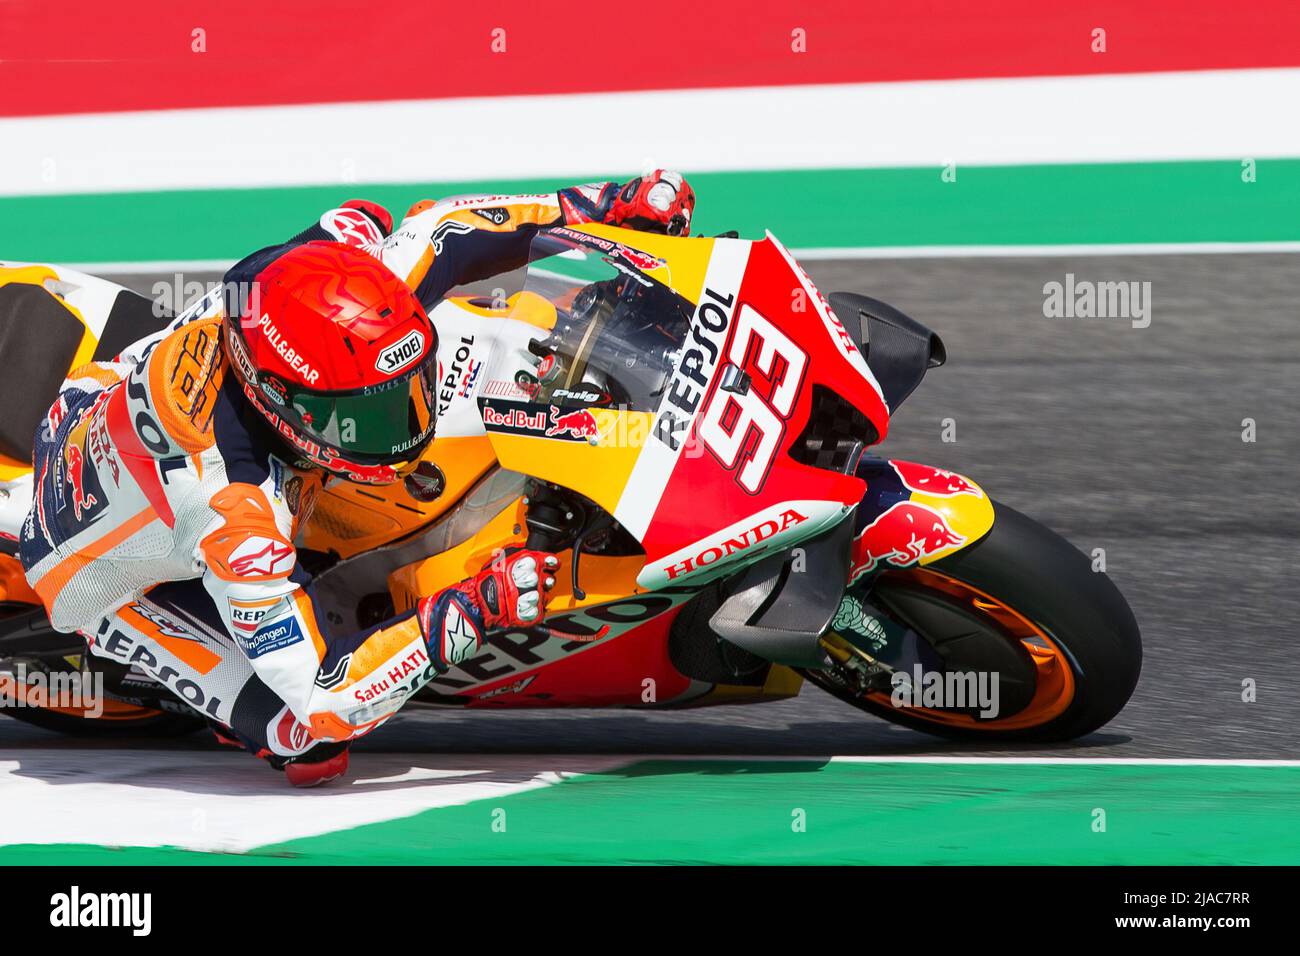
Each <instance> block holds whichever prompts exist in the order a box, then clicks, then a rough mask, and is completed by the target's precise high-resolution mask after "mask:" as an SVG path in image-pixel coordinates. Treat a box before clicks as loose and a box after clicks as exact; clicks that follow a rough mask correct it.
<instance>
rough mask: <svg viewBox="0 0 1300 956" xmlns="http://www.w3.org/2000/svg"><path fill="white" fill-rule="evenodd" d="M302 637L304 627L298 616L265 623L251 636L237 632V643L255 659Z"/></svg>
mask: <svg viewBox="0 0 1300 956" xmlns="http://www.w3.org/2000/svg"><path fill="white" fill-rule="evenodd" d="M302 639H303V634H302V628H301V627H300V626H299V625H298V618H297V617H290V618H286V619H284V620H282V621H275V622H273V623H271V624H265V625H263V626H262V627H260V628H258V630H257V631H256V632H255V633H254V634H252V635H251V636H246V635H244V634H239V633H236V634H235V643H237V644H238V645H239V646H240V647H241V648H243V651H244V653H245V654H247V655H248V656H249V657H250V658H251V659H253V660H256V659H257V658H259V657H261V656H262V655H263V654H270V653H271V652H272V651H278V650H282V649H283V648H286V647H291V646H293V645H294V644H297V643H298V642H299V641H301V640H302Z"/></svg>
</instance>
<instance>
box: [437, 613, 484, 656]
mask: <svg viewBox="0 0 1300 956" xmlns="http://www.w3.org/2000/svg"><path fill="white" fill-rule="evenodd" d="M480 640H481V635H480V634H479V632H478V629H477V628H476V627H475V626H474V622H473V621H471V620H470V619H469V618H468V617H466V616H465V615H464V614H463V613H462V612H461V609H460V608H459V607H458V606H457V604H456V602H455V601H451V602H449V603H448V604H447V613H446V615H445V616H444V617H443V619H442V657H443V660H445V661H446V662H447V663H448V664H459V663H460V662H461V661H463V660H465V659H466V658H467V657H469V655H470V654H472V653H474V651H475V650H477V649H478V646H479V641H480Z"/></svg>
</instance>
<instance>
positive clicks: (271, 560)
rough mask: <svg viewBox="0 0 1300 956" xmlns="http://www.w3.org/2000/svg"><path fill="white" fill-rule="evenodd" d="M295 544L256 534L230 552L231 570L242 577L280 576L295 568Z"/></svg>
mask: <svg viewBox="0 0 1300 956" xmlns="http://www.w3.org/2000/svg"><path fill="white" fill-rule="evenodd" d="M294 561H295V556H294V551H293V546H292V545H290V544H286V543H285V542H283V541H274V540H272V539H271V538H263V537H260V536H258V535H254V536H253V537H251V538H249V539H248V540H247V541H245V542H243V543H242V544H241V545H240V546H239V547H237V548H236V549H235V550H234V551H232V552H231V554H230V570H231V571H233V572H235V574H237V575H239V576H240V577H241V578H253V577H258V578H261V577H266V578H269V577H278V576H280V575H285V574H288V573H289V572H290V571H292V570H293V565H294Z"/></svg>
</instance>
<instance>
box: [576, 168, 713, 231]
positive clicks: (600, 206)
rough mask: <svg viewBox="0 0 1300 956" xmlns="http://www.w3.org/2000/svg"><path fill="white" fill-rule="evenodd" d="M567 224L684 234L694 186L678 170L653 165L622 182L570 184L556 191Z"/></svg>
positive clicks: (693, 196) (689, 221) (689, 227)
mask: <svg viewBox="0 0 1300 956" xmlns="http://www.w3.org/2000/svg"><path fill="white" fill-rule="evenodd" d="M559 196H560V207H561V209H563V211H564V220H565V222H566V223H568V224H570V225H574V224H577V223H584V222H602V223H606V224H607V225H611V226H625V227H627V228H628V229H640V230H641V231H642V232H661V233H667V234H668V235H670V236H686V235H690V231H691V213H692V212H694V211H695V190H693V189H692V188H691V186H690V183H688V182H687V181H686V179H685V177H684V176H682V174H681V173H675V172H673V171H672V170H668V169H656V170H654V171H653V172H651V173H647V174H646V175H645V176H638V177H637V178H636V179H632V180H629V181H628V182H626V183H624V184H622V185H621V186H620V185H619V184H618V183H603V184H596V185H591V186H573V187H571V188H569V189H561V190H560V192H559Z"/></svg>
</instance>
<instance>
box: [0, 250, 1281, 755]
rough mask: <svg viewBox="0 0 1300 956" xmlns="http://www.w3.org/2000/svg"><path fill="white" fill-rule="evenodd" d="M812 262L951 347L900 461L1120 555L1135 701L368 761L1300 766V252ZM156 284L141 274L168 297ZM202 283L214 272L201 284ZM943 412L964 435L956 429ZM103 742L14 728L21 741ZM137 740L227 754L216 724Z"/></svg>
mask: <svg viewBox="0 0 1300 956" xmlns="http://www.w3.org/2000/svg"><path fill="white" fill-rule="evenodd" d="M809 271H810V273H811V274H812V276H813V279H814V281H815V282H816V283H817V285H818V287H819V288H820V289H822V290H823V291H824V292H832V291H853V292H862V293H866V294H869V295H872V296H875V297H877V298H880V299H884V300H886V301H888V302H890V303H892V304H893V305H895V306H897V307H898V308H901V309H902V310H903V311H905V312H907V313H909V314H910V315H912V316H913V317H915V318H917V319H919V320H921V321H923V322H925V323H927V324H928V325H930V326H931V327H933V328H934V329H935V330H936V331H938V332H939V333H940V334H941V335H942V336H943V338H944V340H945V342H946V344H947V346H948V354H949V362H948V364H947V366H945V367H944V368H942V369H939V370H937V371H935V372H932V373H931V374H930V376H929V378H927V380H926V381H925V382H924V383H923V385H922V386H921V388H920V389H919V390H918V391H917V392H916V393H915V394H914V395H913V396H912V397H911V398H910V399H909V400H908V402H907V404H906V405H905V406H904V407H903V408H902V409H901V410H900V412H899V413H898V415H897V416H896V417H895V420H894V422H893V425H892V429H891V434H890V437H889V439H888V440H887V442H886V443H885V444H884V446H883V451H884V452H886V453H888V454H889V455H891V456H894V457H904V458H911V459H915V460H918V461H924V462H927V463H931V464H935V465H941V466H943V467H945V468H951V469H954V470H957V471H960V472H963V473H965V474H967V475H969V476H971V477H973V478H975V479H976V480H977V481H979V482H980V483H981V484H982V485H983V487H984V488H985V490H987V491H988V492H990V493H991V494H992V495H993V496H994V497H995V498H998V499H999V500H1001V501H1003V502H1005V503H1007V504H1009V505H1011V506H1013V507H1015V508H1017V509H1018V510H1020V511H1023V512H1025V513H1027V514H1029V515H1032V516H1033V517H1035V518H1037V519H1039V520H1041V521H1043V522H1044V523H1046V524H1048V525H1049V526H1051V527H1052V528H1054V529H1056V530H1057V531H1059V532H1061V533H1062V534H1064V535H1065V536H1066V537H1068V538H1069V539H1070V540H1071V541H1073V542H1074V543H1075V544H1076V545H1077V546H1078V547H1080V548H1081V549H1082V550H1084V551H1085V552H1088V551H1091V550H1092V549H1094V548H1104V549H1105V554H1106V563H1107V570H1108V572H1109V573H1110V574H1111V576H1112V577H1113V579H1114V580H1115V582H1116V583H1117V584H1118V586H1119V587H1120V589H1121V590H1122V591H1123V592H1124V594H1125V595H1126V596H1127V598H1128V599H1129V601H1130V603H1131V604H1132V606H1133V609H1134V612H1135V614H1136V616H1137V619H1138V621H1139V623H1140V625H1141V627H1142V633H1143V641H1144V646H1145V655H1146V656H1145V664H1144V668H1143V674H1142V679H1141V682H1140V683H1139V685H1138V688H1137V691H1136V693H1135V695H1134V697H1133V699H1132V701H1131V702H1130V703H1129V705H1128V707H1127V708H1126V709H1125V710H1124V711H1123V712H1122V713H1121V714H1120V715H1119V716H1118V717H1117V718H1116V719H1115V720H1114V721H1112V722H1111V723H1110V724H1109V725H1108V726H1106V727H1104V728H1103V729H1102V730H1100V731H1098V732H1097V733H1094V734H1092V735H1091V736H1089V737H1087V738H1084V739H1082V740H1080V741H1076V742H1074V743H1071V744H1065V745H1058V746H1055V747H1052V748H1049V749H1042V748H1017V749H1007V748H989V747H984V746H968V745H956V744H952V743H948V742H944V741H940V740H936V739H933V738H930V737H927V736H925V735H923V734H920V733H916V732H913V731H909V730H904V729H901V728H896V727H893V726H891V725H889V724H887V723H885V722H882V721H880V720H877V719H875V718H871V717H868V716H866V715H865V714H861V713H860V712H858V711H855V710H854V709H852V708H850V707H848V706H846V705H845V704H842V703H840V702H839V701H837V700H835V699H833V698H831V697H829V696H827V695H826V694H824V693H822V692H821V691H819V690H817V689H816V688H813V687H808V686H805V689H804V691H803V693H802V694H801V695H800V696H799V697H798V698H796V699H794V700H791V701H786V702H782V703H777V704H771V705H764V706H749V707H732V708H714V709H702V710H685V711H675V712H665V711H658V712H647V711H531V712H515V713H482V712H479V713H473V714H469V713H463V712H457V711H441V710H440V711H421V712H414V711H410V710H408V711H406V712H405V713H404V714H403V715H402V716H400V717H399V718H397V719H396V720H395V721H393V722H392V723H391V724H389V725H388V726H386V727H385V728H384V729H383V730H381V731H379V732H377V733H376V734H374V735H373V736H372V737H370V738H368V739H366V740H365V741H364V742H362V743H361V744H360V745H359V747H358V748H357V750H358V752H364V751H385V752H389V753H391V754H393V755H398V754H401V753H412V754H437V753H496V754H510V753H520V754H566V753H567V754H583V753H590V754H629V755H638V754H668V753H677V754H719V755H748V754H782V755H807V756H824V755H831V754H847V755H918V754H935V755H945V754H951V755H1010V756H1026V757H1028V756H1033V755H1051V756H1070V755H1074V756H1080V757H1083V756H1086V757H1091V758H1096V757H1148V758H1150V757H1156V758H1158V757H1210V758H1283V757H1285V758H1295V757H1297V756H1300V753H1298V749H1300V748H1297V746H1296V742H1295V741H1296V734H1297V727H1298V726H1300V677H1298V676H1297V674H1298V672H1300V648H1298V647H1297V645H1298V644H1300V576H1298V574H1297V570H1296V564H1297V557H1298V556H1300V548H1298V547H1297V541H1300V516H1298V513H1297V465H1298V464H1300V429H1298V428H1297V423H1298V422H1300V374H1297V373H1298V372H1300V314H1297V311H1298V310H1297V306H1296V298H1297V290H1298V289H1300V256H1296V255H1290V254H1276V255H1189V256H1181V255H1161V256H1105V257H1083V256H1079V257H1060V258H1056V257H1050V258H1019V259H1011V258H1007V259H993V258H971V259H910V260H865V261H826V262H816V263H811V264H810V268H809ZM1067 273H1073V274H1074V276H1075V277H1076V280H1092V281H1130V280H1132V281H1138V282H1150V283H1151V323H1150V326H1149V327H1147V328H1134V327H1132V324H1131V323H1130V322H1129V321H1128V320H1125V319H1097V318H1094V319H1065V318H1046V317H1044V315H1043V301H1044V294H1043V286H1044V283H1047V282H1049V281H1061V282H1063V281H1064V280H1065V277H1066V274H1067ZM157 278H158V277H156V276H130V277H124V278H123V279H122V281H124V282H125V283H126V284H128V285H131V286H132V287H134V288H137V289H139V290H141V291H144V292H146V293H147V292H148V291H149V290H150V289H151V288H152V286H153V283H154V281H155V280H156V279H157ZM196 278H197V279H208V278H211V277H210V276H204V275H200V276H192V275H187V276H186V279H187V280H192V279H196ZM1245 418H1251V419H1254V420H1255V422H1256V426H1257V440H1256V441H1255V442H1253V443H1246V442H1243V440H1242V429H1243V425H1242V420H1243V419H1245ZM944 419H952V420H954V421H955V425H956V439H957V440H956V441H955V442H951V443H948V442H944V441H943V440H942V437H941V430H942V428H943V420H944ZM1247 679H1250V680H1253V681H1254V682H1255V683H1256V687H1257V691H1256V693H1257V699H1256V700H1255V701H1254V702H1251V703H1247V702H1244V701H1243V700H1242V682H1243V681H1245V680H1247ZM87 745H88V742H87V741H85V740H81V741H72V740H65V739H62V738H59V737H57V736H54V735H50V734H47V733H45V732H42V731H37V730H33V729H30V728H27V727H25V726H24V725H21V724H19V723H18V722H16V721H13V720H0V747H3V748H10V749H12V750H18V751H23V750H32V749H35V750H40V751H48V750H52V749H63V748H71V747H78V748H84V747H86V746H87ZM90 746H97V745H95V744H90ZM99 746H109V745H99ZM111 746H120V745H118V744H114V745H111ZM130 746H131V747H132V749H138V748H142V747H143V748H154V749H173V748H183V749H189V750H193V749H200V748H207V747H209V746H210V744H209V743H208V742H207V741H206V740H205V739H204V738H203V736H201V735H196V736H194V737H191V738H187V739H185V740H182V741H163V740H159V741H132V742H131V744H130Z"/></svg>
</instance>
